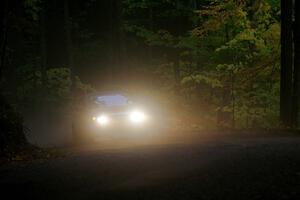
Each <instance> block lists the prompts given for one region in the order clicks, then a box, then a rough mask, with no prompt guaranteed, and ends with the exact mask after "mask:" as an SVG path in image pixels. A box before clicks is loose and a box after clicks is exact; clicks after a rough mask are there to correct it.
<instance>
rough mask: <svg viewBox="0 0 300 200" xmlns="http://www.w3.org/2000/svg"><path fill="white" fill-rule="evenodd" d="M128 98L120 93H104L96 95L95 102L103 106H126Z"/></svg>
mask: <svg viewBox="0 0 300 200" xmlns="http://www.w3.org/2000/svg"><path fill="white" fill-rule="evenodd" d="M128 102H129V101H128V98H127V97H125V96H123V95H120V94H115V95H106V96H97V97H96V100H95V103H96V104H99V105H104V106H127V105H128Z"/></svg>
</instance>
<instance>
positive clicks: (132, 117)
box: [129, 111, 146, 123]
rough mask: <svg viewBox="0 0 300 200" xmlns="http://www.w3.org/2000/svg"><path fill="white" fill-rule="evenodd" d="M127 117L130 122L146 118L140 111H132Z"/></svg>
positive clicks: (141, 120)
mask: <svg viewBox="0 0 300 200" xmlns="http://www.w3.org/2000/svg"><path fill="white" fill-rule="evenodd" d="M129 118H130V120H131V121H132V122H137V123H139V122H143V121H145V119H146V115H145V114H144V113H143V112H140V111H133V112H131V113H130V115H129Z"/></svg>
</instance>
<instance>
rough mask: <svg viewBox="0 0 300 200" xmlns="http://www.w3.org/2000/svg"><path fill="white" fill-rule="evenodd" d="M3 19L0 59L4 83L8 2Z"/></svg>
mask: <svg viewBox="0 0 300 200" xmlns="http://www.w3.org/2000/svg"><path fill="white" fill-rule="evenodd" d="M3 4H4V5H3V19H2V38H1V39H2V42H1V58H0V82H1V81H2V76H3V75H2V73H3V69H4V64H5V56H6V47H7V32H8V28H7V21H8V1H7V0H5V1H4V2H3Z"/></svg>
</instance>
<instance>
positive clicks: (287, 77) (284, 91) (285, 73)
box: [280, 0, 293, 127]
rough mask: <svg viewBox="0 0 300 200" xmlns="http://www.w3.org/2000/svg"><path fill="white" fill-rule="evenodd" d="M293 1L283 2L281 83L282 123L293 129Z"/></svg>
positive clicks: (286, 0) (283, 0)
mask: <svg viewBox="0 0 300 200" xmlns="http://www.w3.org/2000/svg"><path fill="white" fill-rule="evenodd" d="M292 17H293V0H281V75H280V76H281V82H280V121H281V123H282V125H283V126H285V127H291V121H292V106H291V105H292V86H293V83H292V81H293V40H292Z"/></svg>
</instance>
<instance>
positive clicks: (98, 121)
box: [96, 115, 109, 125]
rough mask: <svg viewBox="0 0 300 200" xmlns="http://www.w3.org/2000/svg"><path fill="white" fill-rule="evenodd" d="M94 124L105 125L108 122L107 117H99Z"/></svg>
mask: <svg viewBox="0 0 300 200" xmlns="http://www.w3.org/2000/svg"><path fill="white" fill-rule="evenodd" d="M96 122H97V123H98V124H100V125H105V124H107V123H108V122H109V119H108V117H107V116H104V115H101V116H99V117H97V118H96Z"/></svg>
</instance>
